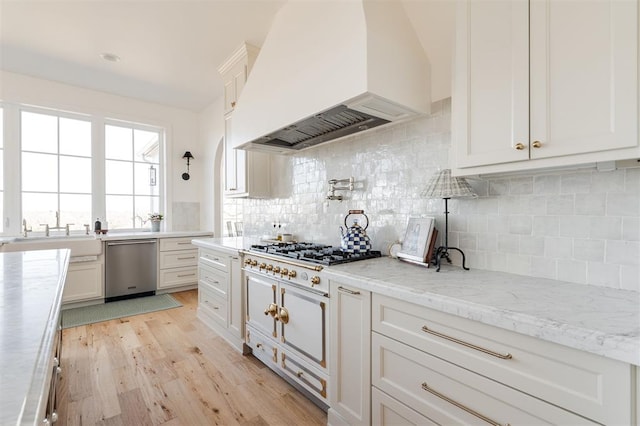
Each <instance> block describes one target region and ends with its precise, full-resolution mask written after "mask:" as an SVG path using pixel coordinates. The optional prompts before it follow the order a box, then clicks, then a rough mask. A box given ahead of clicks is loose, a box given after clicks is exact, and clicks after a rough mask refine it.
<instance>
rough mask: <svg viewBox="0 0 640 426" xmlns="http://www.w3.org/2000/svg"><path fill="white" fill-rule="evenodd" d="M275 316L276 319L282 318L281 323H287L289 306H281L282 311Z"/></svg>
mask: <svg viewBox="0 0 640 426" xmlns="http://www.w3.org/2000/svg"><path fill="white" fill-rule="evenodd" d="M275 318H276V321H278V320H280V322H281V323H283V324H287V323H288V322H289V311H287V308H280V311H279V312H278V315H276V316H275Z"/></svg>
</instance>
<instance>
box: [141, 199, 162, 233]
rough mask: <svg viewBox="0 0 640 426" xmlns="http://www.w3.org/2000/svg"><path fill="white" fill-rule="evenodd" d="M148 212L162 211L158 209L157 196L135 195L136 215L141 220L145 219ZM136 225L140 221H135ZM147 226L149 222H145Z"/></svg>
mask: <svg viewBox="0 0 640 426" xmlns="http://www.w3.org/2000/svg"><path fill="white" fill-rule="evenodd" d="M149 213H162V212H161V211H160V198H159V197H136V215H138V216H140V217H141V218H142V219H143V220H147V219H148V217H149ZM136 226H138V227H139V226H140V221H139V220H137V221H136ZM147 226H149V224H148V223H147Z"/></svg>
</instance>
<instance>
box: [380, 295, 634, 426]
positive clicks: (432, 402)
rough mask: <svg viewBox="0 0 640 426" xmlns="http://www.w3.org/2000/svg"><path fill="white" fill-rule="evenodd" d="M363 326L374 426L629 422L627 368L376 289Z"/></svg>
mask: <svg viewBox="0 0 640 426" xmlns="http://www.w3.org/2000/svg"><path fill="white" fill-rule="evenodd" d="M372 330H373V333H372V339H371V340H372V349H371V357H372V361H371V363H372V385H373V386H374V387H375V388H376V389H377V390H378V391H380V392H382V393H383V394H385V395H384V397H381V396H380V395H378V396H376V397H375V398H374V399H373V401H374V403H373V406H372V413H373V424H393V422H390V423H387V422H386V421H385V419H386V418H389V419H396V418H398V417H397V416H400V417H409V418H410V419H419V417H415V416H414V414H417V415H419V416H423V417H425V419H426V420H425V423H429V422H435V423H439V424H442V423H444V424H476V423H485V422H489V423H493V424H512V425H514V424H592V423H600V424H612V425H613V424H616V425H618V424H620V425H622V424H624V425H627V424H633V422H635V420H634V419H633V417H632V416H633V415H634V414H633V409H634V408H633V405H635V404H634V403H633V401H634V396H633V394H634V393H635V392H634V391H633V390H632V386H633V384H632V374H633V372H634V371H633V370H634V369H633V367H631V366H630V365H628V364H625V363H622V362H617V361H613V360H610V359H607V358H604V357H600V356H597V355H592V354H589V353H586V352H582V351H579V350H575V349H571V348H568V347H565V346H561V345H557V344H553V343H550V342H546V341H542V340H539V339H535V338H533V337H528V336H525V335H522V334H519V333H514V332H510V331H507V330H504V329H500V328H496V327H492V326H488V325H485V324H481V323H479V322H476V321H472V320H467V319H464V318H461V317H458V316H454V315H449V314H445V313H442V312H439V311H434V310H431V309H428V308H425V307H423V306H418V305H414V304H412V303H408V302H404V301H400V300H397V299H393V298H390V297H386V296H381V295H378V294H374V295H373V297H372ZM389 398H391V400H396V401H397V402H398V404H404V406H406V407H405V408H403V407H402V406H399V405H397V404H395V403H392V402H389V401H391V400H390V399H389ZM414 412H415V413H414ZM414 421H417V420H410V422H414Z"/></svg>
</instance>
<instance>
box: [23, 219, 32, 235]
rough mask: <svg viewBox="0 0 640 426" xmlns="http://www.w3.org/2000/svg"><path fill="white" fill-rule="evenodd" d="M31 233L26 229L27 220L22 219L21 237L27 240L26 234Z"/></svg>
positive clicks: (29, 229)
mask: <svg viewBox="0 0 640 426" xmlns="http://www.w3.org/2000/svg"><path fill="white" fill-rule="evenodd" d="M31 231H32V229H31V228H27V219H22V235H23V236H24V237H25V238H27V233H29V232H31Z"/></svg>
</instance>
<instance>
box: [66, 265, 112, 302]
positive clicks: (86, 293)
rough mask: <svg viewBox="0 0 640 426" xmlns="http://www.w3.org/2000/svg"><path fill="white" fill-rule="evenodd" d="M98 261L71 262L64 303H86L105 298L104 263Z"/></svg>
mask: <svg viewBox="0 0 640 426" xmlns="http://www.w3.org/2000/svg"><path fill="white" fill-rule="evenodd" d="M97 259H98V260H97V261H90V262H71V263H69V268H68V270H67V278H66V281H65V283H64V292H63V293H62V303H73V302H84V301H91V300H94V299H102V298H104V280H103V276H104V263H103V261H102V256H98V258H97Z"/></svg>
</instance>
